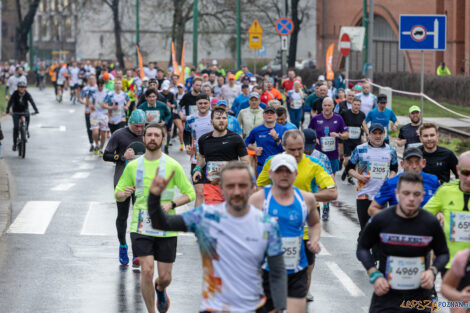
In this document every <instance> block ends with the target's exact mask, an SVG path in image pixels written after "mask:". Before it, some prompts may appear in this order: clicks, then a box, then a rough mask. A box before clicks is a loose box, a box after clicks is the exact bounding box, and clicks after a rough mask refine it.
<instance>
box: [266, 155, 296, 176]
mask: <svg viewBox="0 0 470 313" xmlns="http://www.w3.org/2000/svg"><path fill="white" fill-rule="evenodd" d="M281 166H285V167H287V169H288V170H289V171H291V172H292V173H293V172H296V171H297V160H296V159H295V158H294V157H293V156H292V155H290V154H287V153H281V154H278V155H275V156H274V157H273V159H272V160H271V168H270V169H271V171H274V172H275V171H277V169H278V168H280V167H281Z"/></svg>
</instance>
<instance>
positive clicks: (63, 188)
mask: <svg viewBox="0 0 470 313" xmlns="http://www.w3.org/2000/svg"><path fill="white" fill-rule="evenodd" d="M73 186H75V184H74V183H65V184H59V185H57V186H55V187H54V188H51V190H53V191H67V190H69V189H70V188H72V187H73Z"/></svg>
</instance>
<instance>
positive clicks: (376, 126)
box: [369, 123, 385, 133]
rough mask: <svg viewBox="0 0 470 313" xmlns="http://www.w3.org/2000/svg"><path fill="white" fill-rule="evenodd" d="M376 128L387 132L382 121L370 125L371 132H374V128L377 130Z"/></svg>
mask: <svg viewBox="0 0 470 313" xmlns="http://www.w3.org/2000/svg"><path fill="white" fill-rule="evenodd" d="M376 129H379V130H381V131H382V133H385V128H384V126H383V125H382V124H380V123H374V124H372V125H371V126H370V128H369V132H371V133H372V132H373V131H374V130H376Z"/></svg>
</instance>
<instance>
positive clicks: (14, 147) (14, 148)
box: [11, 143, 16, 151]
mask: <svg viewBox="0 0 470 313" xmlns="http://www.w3.org/2000/svg"><path fill="white" fill-rule="evenodd" d="M11 149H12V150H13V151H16V143H15V144H14V145H13V148H11Z"/></svg>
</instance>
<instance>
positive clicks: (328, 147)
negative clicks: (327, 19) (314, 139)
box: [321, 136, 336, 152]
mask: <svg viewBox="0 0 470 313" xmlns="http://www.w3.org/2000/svg"><path fill="white" fill-rule="evenodd" d="M321 149H322V151H323V152H330V151H335V149H336V138H335V137H330V136H328V137H322V138H321Z"/></svg>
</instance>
